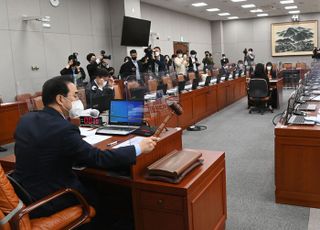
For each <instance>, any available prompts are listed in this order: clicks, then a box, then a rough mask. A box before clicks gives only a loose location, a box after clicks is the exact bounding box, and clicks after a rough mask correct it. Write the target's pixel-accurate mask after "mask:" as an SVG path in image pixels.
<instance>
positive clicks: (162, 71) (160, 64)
mask: <svg viewBox="0 0 320 230" xmlns="http://www.w3.org/2000/svg"><path fill="white" fill-rule="evenodd" d="M149 62H150V63H149V65H150V66H151V71H152V73H156V65H158V75H160V76H163V75H165V73H166V63H165V60H164V56H163V55H162V54H160V58H159V59H156V58H155V59H150V60H149Z"/></svg>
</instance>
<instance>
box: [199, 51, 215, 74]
mask: <svg viewBox="0 0 320 230" xmlns="http://www.w3.org/2000/svg"><path fill="white" fill-rule="evenodd" d="M204 54H205V57H204V58H203V59H202V63H203V71H204V72H207V70H208V71H211V70H213V65H214V62H213V58H212V54H211V53H210V52H209V51H205V52H204Z"/></svg>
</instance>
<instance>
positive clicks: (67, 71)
mask: <svg viewBox="0 0 320 230" xmlns="http://www.w3.org/2000/svg"><path fill="white" fill-rule="evenodd" d="M80 64H81V63H80V62H79V61H78V53H73V54H71V55H69V57H68V64H67V65H66V67H64V68H63V69H62V70H61V71H60V74H61V75H62V76H63V75H70V76H72V77H73V79H74V84H75V85H76V86H78V87H79V86H83V85H84V80H85V79H86V73H85V72H84V70H83V68H82V67H81V66H80Z"/></svg>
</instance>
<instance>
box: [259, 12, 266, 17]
mask: <svg viewBox="0 0 320 230" xmlns="http://www.w3.org/2000/svg"><path fill="white" fill-rule="evenodd" d="M257 16H258V17H266V16H269V14H266V13H263V14H257Z"/></svg>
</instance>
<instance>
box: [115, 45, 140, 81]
mask: <svg viewBox="0 0 320 230" xmlns="http://www.w3.org/2000/svg"><path fill="white" fill-rule="evenodd" d="M137 58H138V55H137V51H136V50H134V49H132V50H130V60H129V61H127V62H126V63H124V64H123V66H121V71H120V73H119V75H120V76H121V78H122V79H124V80H125V79H127V77H129V76H135V78H136V80H138V81H144V79H143V77H142V74H141V72H142V65H141V62H140V61H138V60H137Z"/></svg>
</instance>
